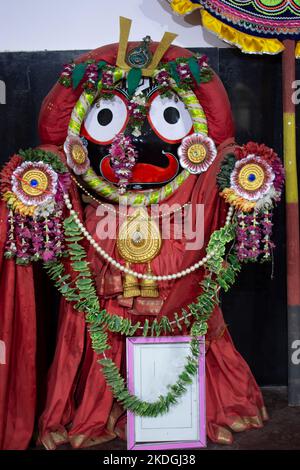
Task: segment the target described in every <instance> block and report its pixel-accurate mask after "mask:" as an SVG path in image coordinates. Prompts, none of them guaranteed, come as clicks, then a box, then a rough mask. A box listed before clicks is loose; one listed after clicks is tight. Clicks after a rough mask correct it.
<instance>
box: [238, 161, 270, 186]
mask: <svg viewBox="0 0 300 470" xmlns="http://www.w3.org/2000/svg"><path fill="white" fill-rule="evenodd" d="M249 177H250V178H249ZM264 179H265V172H264V170H263V168H262V167H261V166H260V165H257V164H256V163H249V164H248V165H245V166H243V167H242V168H241V170H240V172H239V184H240V185H241V186H242V188H244V189H246V190H248V191H256V190H257V189H259V188H260V187H261V186H262V185H263V182H264Z"/></svg>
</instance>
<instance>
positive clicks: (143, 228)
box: [117, 208, 162, 297]
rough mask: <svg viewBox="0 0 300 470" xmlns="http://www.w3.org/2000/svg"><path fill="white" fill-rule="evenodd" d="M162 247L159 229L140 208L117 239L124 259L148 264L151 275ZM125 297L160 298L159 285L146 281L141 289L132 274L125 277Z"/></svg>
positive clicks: (129, 217)
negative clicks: (151, 263)
mask: <svg viewBox="0 0 300 470" xmlns="http://www.w3.org/2000/svg"><path fill="white" fill-rule="evenodd" d="M161 245H162V240H161V235H160V231H159V228H158V227H157V225H156V224H155V222H153V221H152V220H151V218H150V217H149V216H148V213H147V211H145V209H142V208H139V209H137V210H136V211H135V212H134V213H133V214H132V215H130V216H128V217H127V219H126V220H125V222H123V224H122V225H121V226H120V229H119V235H118V239H117V248H118V251H119V253H120V255H121V256H122V258H123V259H124V260H125V261H126V262H127V267H129V266H130V264H129V263H134V264H142V263H148V269H147V273H148V274H149V275H151V273H152V272H151V266H150V262H151V260H153V259H154V258H155V257H156V256H157V255H158V254H159V252H160V249H161ZM123 286H124V292H123V295H124V297H137V296H139V295H141V296H142V297H158V296H159V292H158V288H157V283H156V282H155V281H153V280H148V279H144V280H143V281H142V282H141V289H140V288H139V285H138V280H137V278H135V277H134V276H132V275H131V274H126V275H125V276H124V283H123Z"/></svg>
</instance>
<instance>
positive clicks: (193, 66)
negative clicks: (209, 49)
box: [188, 57, 201, 85]
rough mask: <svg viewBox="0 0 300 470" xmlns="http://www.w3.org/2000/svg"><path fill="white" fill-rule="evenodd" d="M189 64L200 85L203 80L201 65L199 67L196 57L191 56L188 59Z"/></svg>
mask: <svg viewBox="0 0 300 470" xmlns="http://www.w3.org/2000/svg"><path fill="white" fill-rule="evenodd" d="M188 64H189V67H190V71H191V72H192V75H193V77H194V79H195V80H196V82H197V83H198V85H199V84H200V82H201V74H200V67H199V64H198V61H197V59H196V57H190V58H189V59H188Z"/></svg>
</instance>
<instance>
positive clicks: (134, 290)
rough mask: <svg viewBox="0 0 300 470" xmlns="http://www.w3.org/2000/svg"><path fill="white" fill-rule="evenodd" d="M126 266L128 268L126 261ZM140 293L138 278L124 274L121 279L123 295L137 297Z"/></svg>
mask: <svg viewBox="0 0 300 470" xmlns="http://www.w3.org/2000/svg"><path fill="white" fill-rule="evenodd" d="M126 267H127V268H129V267H130V264H129V263H126ZM139 295H141V290H140V287H139V283H138V280H137V278H136V277H135V276H133V275H132V274H125V276H124V281H123V297H125V298H128V297H138V296H139Z"/></svg>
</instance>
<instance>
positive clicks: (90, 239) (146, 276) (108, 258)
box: [64, 194, 234, 281]
mask: <svg viewBox="0 0 300 470" xmlns="http://www.w3.org/2000/svg"><path fill="white" fill-rule="evenodd" d="M64 200H65V203H66V206H67V208H68V209H69V211H70V214H71V215H72V216H73V217H74V221H75V223H76V225H77V226H78V228H79V230H80V231H81V233H82V234H83V236H84V237H85V238H86V239H87V240H88V242H89V243H90V244H91V245H92V246H93V247H94V248H95V250H96V251H97V253H99V255H100V256H101V257H102V258H104V259H105V260H106V261H108V262H109V263H110V264H112V265H113V266H114V267H115V268H116V269H118V270H119V271H122V272H123V273H125V274H130V275H132V276H134V277H137V278H138V279H146V280H151V281H171V280H174V279H180V278H182V277H185V276H187V275H188V274H190V273H192V272H194V271H196V270H197V269H199V268H201V267H202V266H203V265H204V264H205V263H207V261H208V260H209V259H210V258H212V257H213V256H214V254H215V252H214V251H213V250H212V251H211V252H210V253H208V254H207V255H206V256H204V258H202V260H200V261H198V262H197V263H195V264H193V265H192V266H190V267H189V268H187V269H184V270H182V271H179V272H178V273H174V274H167V275H164V276H155V275H152V274H142V273H138V272H136V271H133V270H132V269H129V268H126V267H125V266H124V265H122V264H121V263H119V262H118V261H117V260H115V259H114V258H112V257H111V256H110V255H109V254H108V253H107V252H106V251H105V250H103V248H101V246H99V245H98V243H97V242H96V240H94V238H93V237H92V235H91V234H90V233H89V232H88V230H87V229H86V228H85V226H84V225H83V223H82V222H81V221H80V219H79V217H78V215H77V213H76V211H75V210H74V209H73V206H72V203H71V201H70V198H69V196H68V195H67V194H65V195H64ZM233 211H234V209H233V207H229V209H228V213H227V217H226V222H225V225H229V224H230V221H231V218H232V215H233Z"/></svg>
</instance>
